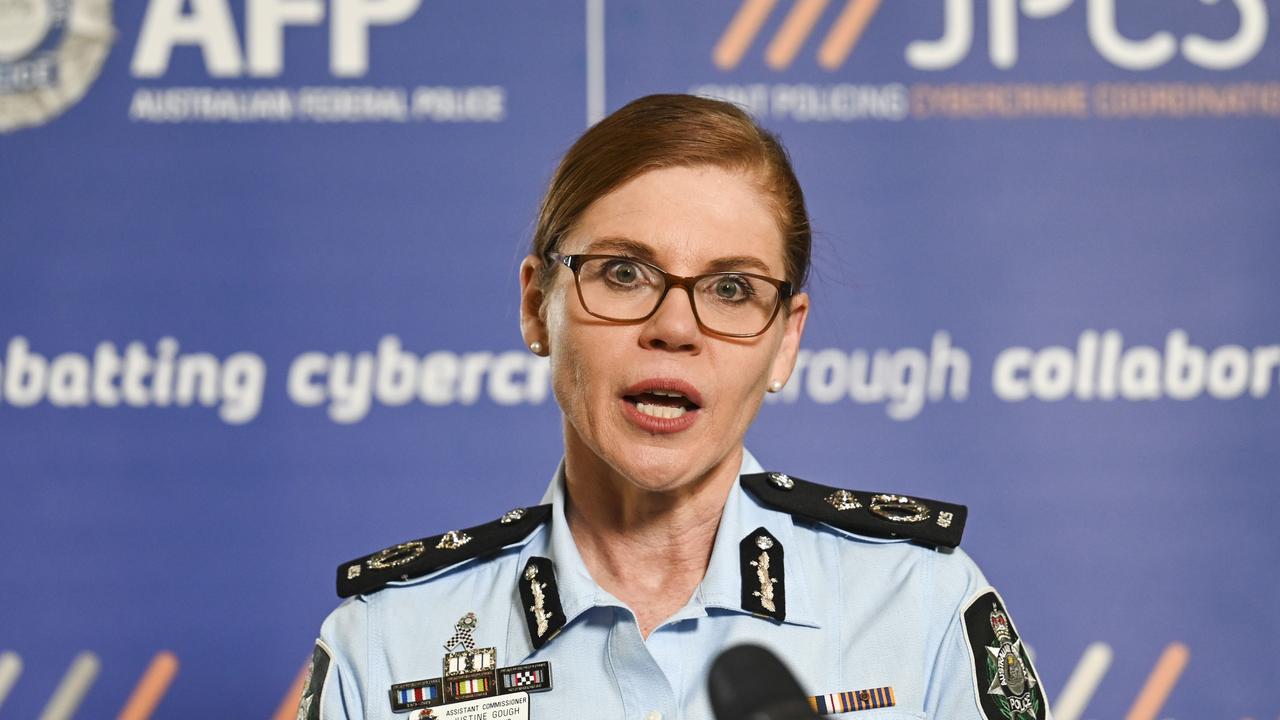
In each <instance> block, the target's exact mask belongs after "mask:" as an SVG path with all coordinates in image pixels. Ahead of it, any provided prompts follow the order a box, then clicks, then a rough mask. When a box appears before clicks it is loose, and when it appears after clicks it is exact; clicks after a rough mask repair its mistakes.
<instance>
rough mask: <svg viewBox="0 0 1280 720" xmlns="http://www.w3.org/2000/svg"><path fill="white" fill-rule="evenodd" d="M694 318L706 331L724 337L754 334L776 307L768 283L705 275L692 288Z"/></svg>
mask: <svg viewBox="0 0 1280 720" xmlns="http://www.w3.org/2000/svg"><path fill="white" fill-rule="evenodd" d="M693 297H694V302H695V303H697V306H698V317H699V318H700V319H701V320H702V324H703V325H705V326H706V327H707V329H708V330H713V331H715V332H718V333H724V334H726V335H754V334H756V333H758V332H760V331H761V330H764V326H765V325H767V324H768V323H769V319H770V318H771V317H773V311H774V309H775V308H776V307H777V305H778V288H777V287H775V286H774V285H773V284H772V283H769V282H766V281H764V280H761V279H760V278H755V277H751V276H750V275H738V274H735V273H722V274H719V275H707V276H706V277H703V278H701V279H699V280H698V282H697V284H696V285H694V292H693Z"/></svg>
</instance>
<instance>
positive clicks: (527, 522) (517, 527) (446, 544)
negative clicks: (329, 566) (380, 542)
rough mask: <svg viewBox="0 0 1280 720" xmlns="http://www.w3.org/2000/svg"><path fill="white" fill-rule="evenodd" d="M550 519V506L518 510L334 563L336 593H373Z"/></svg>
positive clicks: (493, 547)
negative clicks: (335, 566) (473, 525)
mask: <svg viewBox="0 0 1280 720" xmlns="http://www.w3.org/2000/svg"><path fill="white" fill-rule="evenodd" d="M550 517H551V506H550V505H537V506H534V507H528V508H516V509H515V510H512V511H510V512H507V513H506V514H504V515H503V516H502V517H500V518H498V519H497V520H494V521H493V522H488V523H485V524H483V525H477V526H475V527H470V528H466V529H465V530H450V531H449V532H447V533H444V534H443V535H432V536H430V537H424V538H420V539H418V540H410V541H408V542H403V543H400V544H399V545H392V546H391V547H389V548H383V549H382V550H379V551H378V552H376V553H373V554H370V555H365V556H364V557H360V558H356V559H355V560H352V561H350V562H345V563H342V564H341V565H339V566H338V597H344V598H345V597H351V596H352V595H362V594H368V593H372V592H377V591H378V590H381V589H382V588H383V587H385V586H386V584H387V583H389V582H394V581H396V580H412V579H413V578H416V577H422V576H423V575H426V574H428V573H431V572H435V571H436V570H439V569H441V568H446V567H449V566H450V565H457V564H458V563H460V562H465V561H467V560H471V559H473V558H478V557H482V556H485V555H491V554H493V553H496V552H498V551H499V550H501V549H502V548H504V547H506V546H507V545H510V544H511V543H513V542H516V541H518V540H520V539H521V538H524V537H525V536H526V535H528V534H529V533H531V532H533V530H534V529H535V528H537V527H538V526H539V525H541V524H543V523H544V522H546V521H547V520H548V519H549V518H550Z"/></svg>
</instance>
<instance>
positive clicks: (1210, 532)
mask: <svg viewBox="0 0 1280 720" xmlns="http://www.w3.org/2000/svg"><path fill="white" fill-rule="evenodd" d="M1278 17H1280V2H1277V1H1276V0H1265V2H1264V0H1231V1H1226V0H1223V1H1220V2H1216V3H1215V2H1208V1H1206V2H1195V1H1194V0H1159V1H1148V2H1143V1H1142V0H1088V1H1087V2H1086V1H1085V0H1076V1H1075V2H1072V0H1020V1H1019V0H989V1H988V2H973V1H972V0H947V1H946V2H941V1H935V2H910V3H908V2H893V3H888V2H885V3H882V2H879V0H832V1H830V2H828V0H742V1H741V2H740V3H739V2H733V1H727V2H706V3H687V2H678V1H676V0H650V1H649V2H644V3H624V2H621V1H610V2H604V0H586V2H585V3H584V2H581V1H570V0H563V1H560V0H557V1H556V2H545V3H525V2H512V1H510V0H476V1H473V2H442V1H440V0H328V1H327V2H326V0H289V1H288V2H286V1H285V0H243V1H241V0H237V1H235V2H231V1H229V0H190V1H188V2H184V1H183V0H147V1H145V2H129V3H125V2H119V3H114V7H113V3H112V2H111V0H26V1H25V2H16V3H14V2H10V3H0V181H2V182H3V185H2V186H0V492H2V494H0V497H2V498H3V502H0V568H2V570H0V717H13V718H27V717H36V716H38V715H41V713H44V715H43V717H47V718H51V719H52V718H63V717H71V716H73V715H77V716H80V717H117V716H120V717H129V718H145V717H148V716H150V715H151V714H152V713H154V715H155V716H156V717H214V716H218V717H262V718H267V717H292V714H291V711H290V710H288V709H287V706H288V705H289V704H290V703H291V702H292V700H291V699H290V698H291V694H292V696H293V697H296V692H297V686H296V680H297V676H298V673H299V671H300V669H301V668H302V665H303V663H304V662H305V661H306V659H307V656H308V653H309V651H310V645H311V642H312V639H313V638H314V636H315V633H316V632H317V629H318V627H319V623H320V621H321V619H322V618H323V617H324V616H325V614H326V613H327V612H328V611H329V610H330V609H331V608H332V607H333V606H334V605H335V604H336V598H335V597H334V595H333V572H334V567H335V566H336V565H337V563H339V562H341V561H344V560H347V559H350V558H351V557H355V556H358V555H360V554H363V553H366V552H369V551H372V550H375V549H377V548H379V547H382V546H385V545H388V544H392V543H394V542H398V541H401V540H404V539H408V538H413V537H420V536H423V535H427V534H430V533H434V532H442V531H444V530H446V529H449V528H456V527H462V526H467V525H472V524H477V523H480V522H484V521H487V520H489V519H492V518H493V517H496V515H497V514H498V513H500V512H502V511H504V510H506V509H508V508H509V507H511V506H515V505H521V504H528V503H532V502H534V501H536V500H537V499H538V498H539V497H540V494H541V492H542V490H543V488H544V486H545V483H546V481H547V479H548V478H549V476H550V474H551V473H552V471H553V470H554V468H555V464H556V462H557V459H558V457H559V452H560V451H559V446H560V439H559V420H558V411H557V409H556V407H555V404H554V402H553V399H552V398H551V397H550V395H549V393H548V390H547V378H546V368H545V366H544V365H542V364H541V363H540V362H539V361H536V359H534V358H533V357H532V356H531V355H529V354H528V353H527V352H525V351H524V350H523V348H522V347H521V344H520V337H519V334H518V332H517V302H516V301H517V294H516V268H517V265H518V262H519V260H520V258H521V257H522V256H523V254H524V252H525V248H526V246H527V243H528V239H529V234H530V230H531V227H532V223H533V218H534V216H535V213H536V208H537V203H538V200H539V197H540V193H541V191H542V190H543V188H544V186H545V183H546V182H547V180H548V178H549V176H550V174H551V172H552V170H553V169H554V166H555V163H556V161H557V158H558V156H559V155H560V154H561V153H562V152H563V151H564V150H565V149H566V148H567V147H568V145H569V144H570V143H571V142H572V141H573V139H574V138H575V137H576V136H577V135H578V134H579V133H580V132H581V131H582V130H583V129H584V128H585V127H586V125H587V123H588V122H589V121H590V120H592V119H595V118H598V117H600V116H601V114H602V113H604V112H607V111H608V110H612V109H614V108H616V107H618V106H620V105H621V104H623V103H624V102H626V101H627V100H629V99H631V98H633V97H636V96H639V95H642V94H647V93H651V92H669V91H693V92H699V93H705V94H711V95H717V96H721V97H727V98H730V99H733V100H735V101H737V102H740V103H743V104H744V105H746V106H747V107H749V108H750V109H751V110H752V111H753V112H754V113H756V115H757V116H758V117H759V118H760V119H761V121H762V122H764V123H765V124H766V125H768V126H769V127H771V128H774V129H776V130H777V131H778V132H779V133H780V134H781V135H782V136H783V138H784V140H785V141H786V142H787V144H788V145H789V147H790V150H791V152H792V154H793V156H794V160H795V163H796V167H797V170H798V172H799V174H800V177H801V181H802V183H803V184H804V186H805V188H806V191H807V194H808V199H809V203H810V208H811V211H812V214H813V220H814V224H815V227H816V229H817V237H816V248H815V262H816V270H815V276H814V279H813V283H812V287H811V290H812V294H813V303H814V311H813V313H812V315H811V320H810V326H809V332H808V335H807V338H806V341H805V345H804V347H805V353H804V355H803V356H802V358H801V367H800V369H799V371H798V372H797V374H796V375H795V376H794V377H793V379H792V381H791V383H790V384H789V386H788V387H787V388H786V390H785V391H784V392H783V393H781V394H780V395H779V396H778V397H776V398H773V399H772V401H771V402H770V404H769V405H768V406H766V408H765V409H764V411H763V412H762V414H761V416H760V418H759V420H758V421H757V422H756V424H755V426H754V428H753V429H752V431H751V433H750V434H749V436H748V441H749V446H750V447H751V448H752V449H753V451H754V452H755V453H756V455H757V456H758V457H759V458H760V459H761V461H762V463H763V464H764V465H765V466H766V467H769V468H771V469H778V470H784V471H786V472H790V473H793V474H795V475H798V476H800V477H805V478H808V479H812V480H816V481H819V482H823V483H826V484H835V485H844V486H847V487H854V488H866V489H882V488H883V489H894V490H897V491H900V492H903V493H910V494H918V495H922V496H925V497H937V498H943V499H947V500H951V501H955V502H962V503H966V504H968V505H969V506H970V507H971V513H972V517H971V522H970V525H969V531H968V533H967V535H966V538H965V542H964V546H965V547H966V548H967V549H968V551H969V552H970V553H971V554H972V555H973V556H974V557H975V558H976V559H977V560H978V562H979V563H980V564H981V565H982V567H983V568H984V570H985V571H986V573H987V574H988V576H989V577H990V578H991V580H992V582H993V583H995V584H996V586H997V587H999V588H1000V589H1001V591H1002V593H1003V595H1004V597H1005V598H1006V600H1007V601H1008V603H1009V606H1010V607H1011V609H1012V611H1013V615H1014V617H1015V619H1016V620H1017V622H1018V627H1019V630H1021V632H1022V634H1023V635H1024V636H1025V637H1026V638H1027V639H1028V640H1029V641H1030V642H1031V644H1032V645H1033V647H1034V651H1035V653H1036V655H1037V658H1038V660H1037V664H1038V666H1039V669H1040V673H1041V675H1042V677H1043V679H1044V681H1045V683H1046V685H1047V687H1048V690H1049V694H1050V698H1051V700H1053V704H1054V707H1055V711H1056V714H1057V717H1058V719H1059V720H1078V719H1079V718H1084V717H1092V718H1113V717H1114V718H1118V717H1126V718H1134V719H1135V720H1137V719H1141V718H1156V717H1157V716H1159V717H1179V718H1229V719H1230V720H1238V719H1241V718H1246V717H1247V718H1273V717H1277V716H1278V715H1280V699H1278V698H1277V696H1276V693H1275V688H1276V686H1277V684H1278V681H1280V671H1278V670H1277V662H1276V659H1277V657H1280V619H1278V615H1280V613H1277V608H1280V597H1278V596H1280V592H1278V591H1280V581H1277V580H1276V577H1275V573H1274V571H1273V570H1271V569H1269V568H1272V567H1274V564H1275V560H1274V556H1275V555H1276V554H1277V553H1278V552H1280V534H1278V533H1277V530H1276V525H1275V522H1274V518H1275V513H1276V508H1277V506H1278V505H1280V485H1278V484H1277V482H1276V475H1277V468H1278V467H1280V450H1278V449H1277V447H1278V446H1277V443H1276V441H1275V438H1276V436H1277V432H1280V409H1278V406H1277V402H1278V398H1280V387H1278V386H1280V322H1278V321H1280V289H1278V287H1280V286H1278V285H1277V282H1276V277H1275V276H1276V272H1277V269H1278V268H1280V245H1278V244H1277V242H1276V239H1277V238H1276V235H1277V230H1278V229H1280V203H1278V202H1277V200H1276V198H1277V197H1278V195H1280V132H1278V130H1280V28H1278V27H1277V22H1278V21H1277V18H1278Z"/></svg>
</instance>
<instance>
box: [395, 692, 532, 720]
mask: <svg viewBox="0 0 1280 720" xmlns="http://www.w3.org/2000/svg"><path fill="white" fill-rule="evenodd" d="M422 712H423V713H430V714H429V715H427V714H422V715H419V716H417V717H421V718H431V720H529V718H530V715H529V693H526V692H517V693H510V694H507V695H495V696H493V697H486V698H480V699H478V700H467V701H466V702H460V703H452V704H449V705H439V706H437V707H433V708H429V709H427V710H423V711H422Z"/></svg>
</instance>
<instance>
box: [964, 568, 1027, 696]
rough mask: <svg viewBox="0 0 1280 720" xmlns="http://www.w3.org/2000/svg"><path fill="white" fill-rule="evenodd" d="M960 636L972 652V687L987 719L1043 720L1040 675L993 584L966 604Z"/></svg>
mask: <svg viewBox="0 0 1280 720" xmlns="http://www.w3.org/2000/svg"><path fill="white" fill-rule="evenodd" d="M961 619H962V620H963V621H964V640H965V644H966V645H968V647H969V654H970V655H971V657H972V658H973V690H974V692H975V693H976V694H977V699H978V706H979V707H980V708H981V709H982V716H983V717H984V718H986V720H1045V718H1047V717H1048V715H1049V709H1048V702H1047V701H1046V700H1045V697H1044V688H1043V687H1042V686H1041V685H1040V676H1039V675H1037V674H1036V669H1035V667H1033V666H1032V664H1031V657H1030V656H1028V655H1027V651H1026V648H1024V647H1023V646H1022V638H1021V637H1020V636H1019V635H1018V630H1017V629H1016V628H1015V627H1014V626H1013V620H1012V619H1011V618H1010V617H1009V613H1008V611H1006V610H1005V609H1004V600H1002V599H1001V598H1000V593H997V592H996V591H995V588H990V587H988V588H984V589H983V590H980V591H979V592H978V594H977V595H976V596H974V598H973V599H972V600H970V601H969V602H968V603H967V604H966V605H965V607H964V611H963V614H962V616H961Z"/></svg>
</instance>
